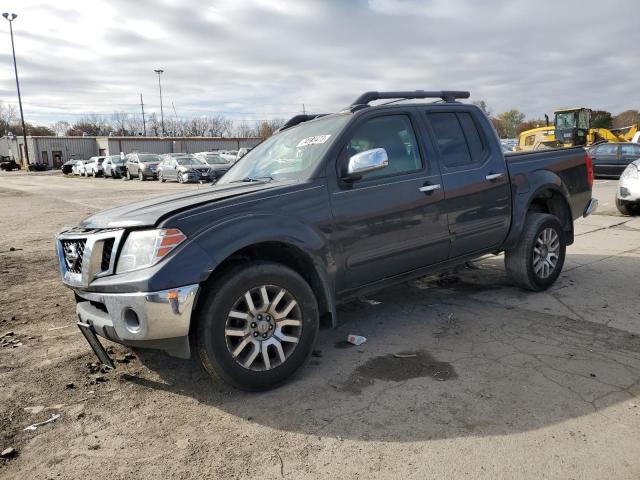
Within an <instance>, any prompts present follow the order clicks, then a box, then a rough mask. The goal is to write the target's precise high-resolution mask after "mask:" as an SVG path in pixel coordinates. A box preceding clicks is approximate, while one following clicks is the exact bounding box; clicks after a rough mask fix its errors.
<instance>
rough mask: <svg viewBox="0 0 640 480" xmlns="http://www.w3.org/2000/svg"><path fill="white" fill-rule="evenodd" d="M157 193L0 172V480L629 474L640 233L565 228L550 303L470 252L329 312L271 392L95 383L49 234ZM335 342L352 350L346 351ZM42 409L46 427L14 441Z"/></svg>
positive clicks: (610, 219) (157, 382) (192, 371)
mask: <svg viewBox="0 0 640 480" xmlns="http://www.w3.org/2000/svg"><path fill="white" fill-rule="evenodd" d="M603 185H605V186H606V187H607V188H610V185H609V184H607V183H605V184H603ZM598 187H599V185H596V190H595V194H594V196H596V197H598ZM170 188H172V189H174V190H175V189H178V188H192V187H182V186H181V187H177V186H171V187H170ZM162 191H166V189H165V188H164V187H162V186H161V185H160V184H158V183H150V182H149V183H146V184H144V186H141V185H140V184H137V182H112V181H110V180H101V179H97V180H93V179H86V180H85V179H82V180H78V179H73V180H71V179H65V178H61V177H44V178H43V177H37V176H3V177H0V198H1V199H2V202H3V205H5V206H6V207H7V208H9V209H10V210H6V209H5V211H11V212H12V214H11V215H4V216H3V217H2V218H1V219H0V222H2V223H1V224H2V228H0V252H2V253H0V279H2V280H1V281H2V285H3V289H2V291H1V292H0V304H1V305H2V311H1V312H0V315H1V317H0V322H1V323H0V334H2V333H4V331H7V330H12V331H14V333H15V334H16V335H17V336H18V337H19V338H22V339H24V345H23V346H22V347H19V348H9V349H7V348H2V349H0V383H1V384H2V385H3V389H2V391H1V392H0V427H1V431H2V433H1V435H0V450H1V449H2V448H4V447H6V446H9V445H14V446H15V447H16V448H17V450H18V456H17V457H15V458H12V459H10V460H1V459H0V477H2V478H16V479H17V478H79V477H81V476H100V477H101V478H123V479H124V478H134V477H138V478H167V477H175V478H394V479H396V478H420V479H423V478H460V477H468V478H487V479H495V478H576V479H577V478H629V479H636V478H638V477H639V476H640V442H639V441H638V438H640V313H639V312H640V309H638V307H637V304H638V298H639V294H640V281H639V280H640V220H638V219H629V218H623V217H620V216H615V215H595V216H592V217H590V218H587V219H581V220H579V221H578V223H577V224H576V232H577V236H576V243H575V244H574V245H573V246H571V247H570V248H569V250H568V255H567V262H566V265H565V270H564V272H563V274H562V276H561V277H560V279H559V280H558V282H557V283H556V284H555V285H554V286H553V287H552V288H551V289H550V290H549V291H547V292H543V293H535V294H534V293H528V292H522V291H520V290H518V289H516V288H514V287H512V286H511V285H510V284H509V282H508V280H507V278H506V276H505V273H504V268H503V266H502V258H501V257H487V258H485V259H482V260H481V261H479V262H477V263H476V264H475V268H466V269H463V270H459V271H456V272H448V273H447V274H445V275H433V276H430V277H425V278H422V279H420V280H417V281H414V282H409V283H405V284H402V285H399V286H396V287H393V288H390V289H386V290H384V291H383V292H379V293H377V294H373V295H370V296H368V297H367V298H366V299H362V300H361V301H358V302H353V303H350V304H347V305H343V306H341V307H340V310H339V316H340V326H339V327H338V328H337V329H335V330H324V331H321V333H320V336H319V341H318V345H317V347H316V348H317V351H316V352H315V355H314V356H313V357H312V358H311V361H310V362H309V365H308V366H307V367H306V368H305V369H303V370H302V371H301V372H300V374H299V375H297V376H296V378H295V379H294V380H293V381H292V382H291V383H289V384H287V385H285V386H283V387H282V388H279V389H277V390H274V391H271V392H266V393H261V394H247V393H243V392H239V391H236V390H233V389H231V388H229V387H227V386H225V385H221V384H218V383H214V382H212V381H211V380H210V379H209V378H208V377H207V376H206V374H205V373H204V372H203V371H202V369H201V368H200V367H198V366H197V365H195V364H193V363H189V362H183V361H179V360H175V359H171V358H169V357H167V356H165V355H163V354H160V353H156V352H151V351H146V352H145V351H137V352H136V354H137V356H138V358H137V359H136V360H135V361H133V362H131V363H129V364H119V365H118V368H117V370H116V371H115V372H112V373H109V374H105V375H104V376H105V377H106V380H107V381H106V382H101V383H96V382H95V381H94V379H95V375H90V374H87V372H86V370H85V367H84V365H85V363H87V362H91V361H93V358H92V355H91V354H90V352H89V350H88V347H87V346H86V344H85V342H84V340H83V339H82V338H81V336H80V335H79V333H77V332H76V331H75V329H74V328H69V325H72V324H73V321H74V317H73V308H72V295H71V294H70V293H69V291H68V290H66V289H64V288H63V287H62V286H61V285H60V284H59V281H58V278H57V272H56V270H55V258H54V256H53V249H52V245H51V242H52V235H53V233H54V232H55V230H56V229H57V228H59V227H60V226H62V225H65V224H69V223H75V222H77V221H78V220H79V219H80V218H81V217H82V216H84V215H85V214H87V213H90V212H92V211H95V210H96V209H98V208H101V207H104V206H106V205H107V203H109V202H114V203H124V202H125V201H131V200H133V199H135V198H141V197H143V196H148V195H154V194H160V193H161V192H162ZM113 198H116V199H117V200H115V201H113V200H110V199H113ZM13 209H14V210H13ZM605 213H613V212H609V211H605ZM12 246H13V247H19V248H22V250H16V251H13V252H9V251H8V250H9V247H12ZM12 317H14V320H11V318H12ZM349 333H356V334H360V335H364V336H365V337H367V339H368V340H367V343H365V344H364V345H362V346H359V347H346V348H345V344H344V340H345V338H346V335H347V334H349ZM30 337H33V338H32V339H29V338H30ZM114 348H115V356H121V355H122V354H123V353H124V352H126V351H128V350H127V349H125V348H124V347H120V346H114ZM69 382H73V383H74V385H75V388H72V389H67V388H65V385H66V384H67V383H69ZM92 382H93V384H92ZM40 407H42V408H41V409H40ZM25 408H27V409H28V410H25ZM33 412H37V413H33ZM51 413H60V414H61V417H60V418H59V419H58V420H57V421H56V422H54V423H52V424H49V425H46V426H44V427H41V428H39V429H38V430H37V431H36V432H31V433H30V432H23V431H22V428H24V426H26V425H28V424H30V423H33V422H36V421H41V420H42V419H44V418H46V417H48V416H50V414H51Z"/></svg>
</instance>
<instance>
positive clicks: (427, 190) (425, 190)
mask: <svg viewBox="0 0 640 480" xmlns="http://www.w3.org/2000/svg"><path fill="white" fill-rule="evenodd" d="M441 188H442V186H441V185H440V184H439V183H437V184H435V185H425V186H424V187H420V188H419V189H418V190H420V191H421V192H423V193H430V192H433V191H435V190H440V189H441Z"/></svg>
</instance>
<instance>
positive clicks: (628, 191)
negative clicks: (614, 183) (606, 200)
mask: <svg viewBox="0 0 640 480" xmlns="http://www.w3.org/2000/svg"><path fill="white" fill-rule="evenodd" d="M616 207H618V210H619V211H620V213H622V214H623V215H634V216H635V215H640V159H638V160H634V161H633V162H631V163H630V164H629V165H627V168H625V169H624V171H623V172H622V175H620V181H619V182H618V189H617V191H616Z"/></svg>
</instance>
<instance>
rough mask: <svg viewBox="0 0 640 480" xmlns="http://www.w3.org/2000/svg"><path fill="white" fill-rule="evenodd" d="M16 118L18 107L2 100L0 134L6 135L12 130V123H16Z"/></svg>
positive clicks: (0, 106)
mask: <svg viewBox="0 0 640 480" xmlns="http://www.w3.org/2000/svg"><path fill="white" fill-rule="evenodd" d="M16 118H17V115H16V107H15V106H14V105H8V104H5V103H2V101H1V100H0V136H4V135H6V134H7V133H9V132H10V131H11V125H13V124H14V123H15V121H16ZM12 133H15V132H12Z"/></svg>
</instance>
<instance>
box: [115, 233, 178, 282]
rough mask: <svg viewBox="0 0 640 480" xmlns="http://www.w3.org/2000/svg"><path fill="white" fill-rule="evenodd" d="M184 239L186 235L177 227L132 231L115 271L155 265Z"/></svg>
mask: <svg viewBox="0 0 640 480" xmlns="http://www.w3.org/2000/svg"><path fill="white" fill-rule="evenodd" d="M186 239H187V237H186V235H184V234H183V233H182V232H181V231H180V230H178V229H177V228H171V229H168V230H163V229H158V230H137V231H133V232H131V233H129V235H128V236H127V240H126V242H125V243H124V246H123V247H122V251H121V252H120V257H118V265H117V267H116V273H124V272H131V271H133V270H140V269H142V268H147V267H150V266H151V265H155V264H156V263H158V262H159V261H160V260H162V259H163V258H164V257H166V256H167V254H168V253H169V252H170V251H171V250H173V249H174V248H176V247H177V246H178V245H180V244H181V243H182V242H184V241H185V240H186Z"/></svg>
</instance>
